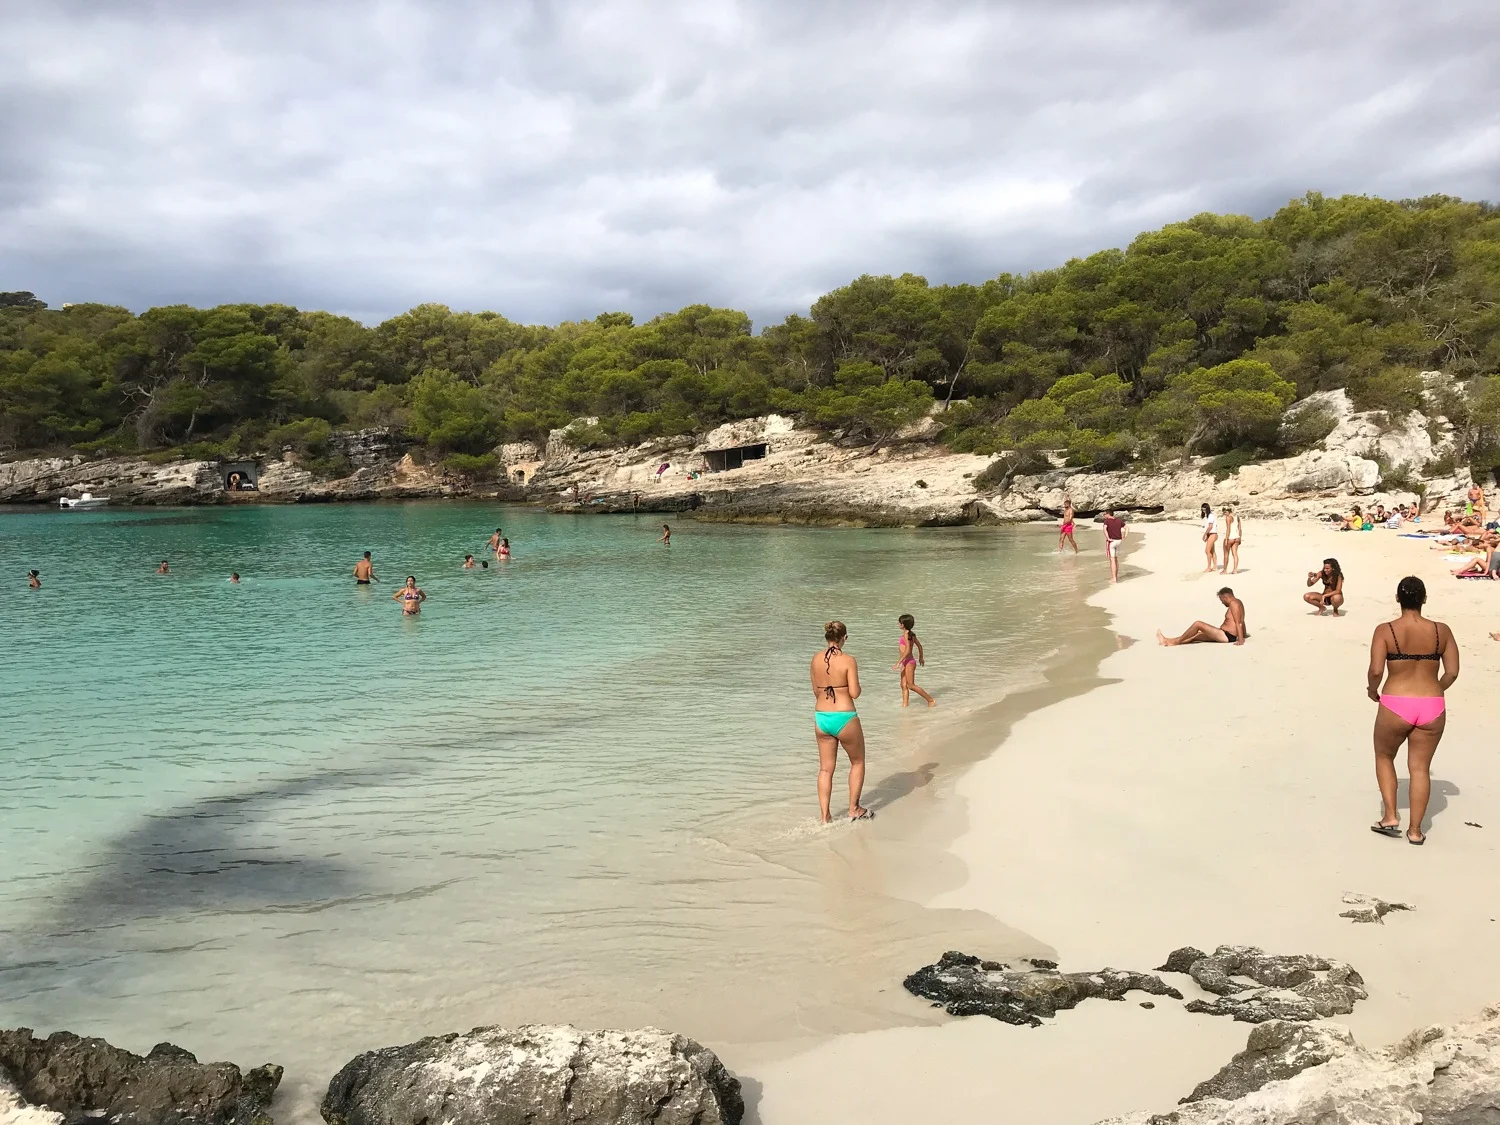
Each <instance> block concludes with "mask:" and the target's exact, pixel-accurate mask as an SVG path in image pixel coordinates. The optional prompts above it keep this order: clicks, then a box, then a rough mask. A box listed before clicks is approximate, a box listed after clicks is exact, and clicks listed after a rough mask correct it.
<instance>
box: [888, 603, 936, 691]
mask: <svg viewBox="0 0 1500 1125" xmlns="http://www.w3.org/2000/svg"><path fill="white" fill-rule="evenodd" d="M896 624H897V625H900V626H901V636H900V637H899V638H898V639H897V641H896V652H897V654H898V656H899V659H898V660H897V661H896V664H895V670H896V671H897V672H899V673H901V706H903V707H907V706H909V705H910V704H911V693H912V692H916V693H917V694H918V695H920V696H921V697H922V698H923V699H925V700H927V706H929V707H936V706H937V700H936V699H933V698H932V696H930V695H928V694H927V693H926V692H925V691H923V690H922V689H921V688H919V687H918V686H917V665H919V664H920V665H922V666H923V667H924V668H925V667H926V666H927V655H926V653H924V652H923V651H922V642H921V641H919V640H917V619H916V618H915V617H913V616H912V615H911V614H909V613H903V614H902V615H901V616H900V617H898V618H896Z"/></svg>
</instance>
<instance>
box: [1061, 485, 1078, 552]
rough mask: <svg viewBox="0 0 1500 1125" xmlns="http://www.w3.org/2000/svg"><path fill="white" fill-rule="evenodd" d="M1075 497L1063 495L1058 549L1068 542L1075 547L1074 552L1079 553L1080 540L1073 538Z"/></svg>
mask: <svg viewBox="0 0 1500 1125" xmlns="http://www.w3.org/2000/svg"><path fill="white" fill-rule="evenodd" d="M1073 522H1074V516H1073V498H1072V497H1071V496H1064V497H1063V512H1062V523H1061V524H1059V525H1058V528H1057V549H1058V550H1059V551H1061V550H1062V549H1063V545H1064V544H1066V545H1068V546H1069V547H1072V548H1073V553H1074V554H1075V555H1076V554H1077V553H1078V540H1076V539H1074V538H1073Z"/></svg>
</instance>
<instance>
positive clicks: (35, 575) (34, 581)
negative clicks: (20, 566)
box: [26, 570, 42, 590]
mask: <svg viewBox="0 0 1500 1125" xmlns="http://www.w3.org/2000/svg"><path fill="white" fill-rule="evenodd" d="M26 585H28V586H30V587H31V588H32V589H33V590H40V589H41V588H42V575H41V573H40V572H39V571H35V570H28V571H27V572H26Z"/></svg>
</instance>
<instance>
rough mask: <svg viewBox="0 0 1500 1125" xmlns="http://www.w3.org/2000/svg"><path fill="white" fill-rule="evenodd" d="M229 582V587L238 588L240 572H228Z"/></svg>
mask: <svg viewBox="0 0 1500 1125" xmlns="http://www.w3.org/2000/svg"><path fill="white" fill-rule="evenodd" d="M229 582H230V584H231V585H234V586H238V585H239V584H240V572H239V571H237V570H231V571H230V572H229Z"/></svg>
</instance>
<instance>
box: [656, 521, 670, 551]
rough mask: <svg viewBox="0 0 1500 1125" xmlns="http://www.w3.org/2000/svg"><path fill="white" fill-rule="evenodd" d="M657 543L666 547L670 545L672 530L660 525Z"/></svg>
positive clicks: (665, 525)
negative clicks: (659, 536)
mask: <svg viewBox="0 0 1500 1125" xmlns="http://www.w3.org/2000/svg"><path fill="white" fill-rule="evenodd" d="M657 542H658V543H665V544H666V545H667V546H668V547H670V546H671V545H672V529H671V527H669V526H668V525H667V524H662V525H661V538H660V539H658V540H657Z"/></svg>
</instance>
